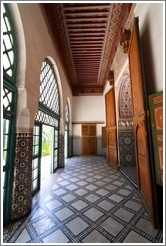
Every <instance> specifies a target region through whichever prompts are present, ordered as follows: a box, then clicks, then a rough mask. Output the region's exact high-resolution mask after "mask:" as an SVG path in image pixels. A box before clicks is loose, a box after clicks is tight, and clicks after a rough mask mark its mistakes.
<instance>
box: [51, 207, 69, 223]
mask: <svg viewBox="0 0 166 246" xmlns="http://www.w3.org/2000/svg"><path fill="white" fill-rule="evenodd" d="M73 214H74V213H73V212H72V211H71V210H70V209H68V208H62V209H61V210H58V211H57V212H56V213H55V215H56V217H58V219H60V220H61V221H63V220H65V219H67V218H68V217H70V216H71V215H73Z"/></svg>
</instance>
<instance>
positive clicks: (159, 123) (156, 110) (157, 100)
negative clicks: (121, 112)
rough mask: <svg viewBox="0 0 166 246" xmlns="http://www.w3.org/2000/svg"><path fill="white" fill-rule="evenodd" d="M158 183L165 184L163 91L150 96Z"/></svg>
mask: <svg viewBox="0 0 166 246" xmlns="http://www.w3.org/2000/svg"><path fill="white" fill-rule="evenodd" d="M149 107H150V119H151V129H152V137H153V150H154V159H155V177H156V183H157V184H158V185H160V186H163V92H157V93H155V94H153V95H150V96H149Z"/></svg>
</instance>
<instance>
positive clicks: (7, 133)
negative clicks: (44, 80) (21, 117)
mask: <svg viewBox="0 0 166 246" xmlns="http://www.w3.org/2000/svg"><path fill="white" fill-rule="evenodd" d="M1 6H2V11H3V19H2V30H3V58H2V62H3V202H4V208H5V209H4V212H3V213H4V222H5V223H6V222H7V221H8V219H9V204H10V202H9V198H10V192H11V184H12V181H13V173H12V170H13V154H14V133H15V121H16V95H17V91H16V86H15V82H16V60H17V53H16V40H15V34H14V28H13V24H12V19H11V16H10V13H9V9H8V6H7V4H2V5H1Z"/></svg>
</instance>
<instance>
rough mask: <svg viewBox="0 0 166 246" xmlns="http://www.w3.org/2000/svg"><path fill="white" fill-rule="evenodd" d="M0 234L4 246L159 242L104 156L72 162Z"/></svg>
mask: <svg viewBox="0 0 166 246" xmlns="http://www.w3.org/2000/svg"><path fill="white" fill-rule="evenodd" d="M49 181H50V183H48V185H47V189H45V190H41V191H40V192H39V193H38V195H37V196H36V197H35V198H34V200H33V209H32V212H31V214H30V215H29V216H28V217H27V218H26V219H23V220H21V221H19V222H17V223H15V224H11V225H9V226H8V228H5V229H4V242H5V243H27V244H28V243H43V244H45V245H47V244H48V243H113V242H114V243H161V242H162V232H161V231H158V230H155V229H153V227H152V226H151V224H150V222H149V220H148V216H147V214H146V212H145V209H144V207H143V205H142V203H141V201H140V198H139V196H138V193H137V191H136V190H135V189H134V187H132V186H131V185H130V183H128V181H127V180H126V179H125V178H124V177H123V176H122V175H121V174H120V173H119V171H117V170H114V169H112V168H111V167H110V166H108V164H107V161H106V159H105V158H104V157H73V158H70V159H68V161H67V164H66V167H65V169H61V170H59V171H58V172H57V173H56V174H54V175H52V176H51V178H50V179H49Z"/></svg>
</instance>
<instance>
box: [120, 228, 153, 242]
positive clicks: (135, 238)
mask: <svg viewBox="0 0 166 246" xmlns="http://www.w3.org/2000/svg"><path fill="white" fill-rule="evenodd" d="M123 243H139V244H140V243H150V241H149V240H147V239H146V238H144V237H142V236H141V235H139V234H138V233H136V232H134V231H130V232H129V234H128V235H127V237H126V238H125V239H124V240H123Z"/></svg>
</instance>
